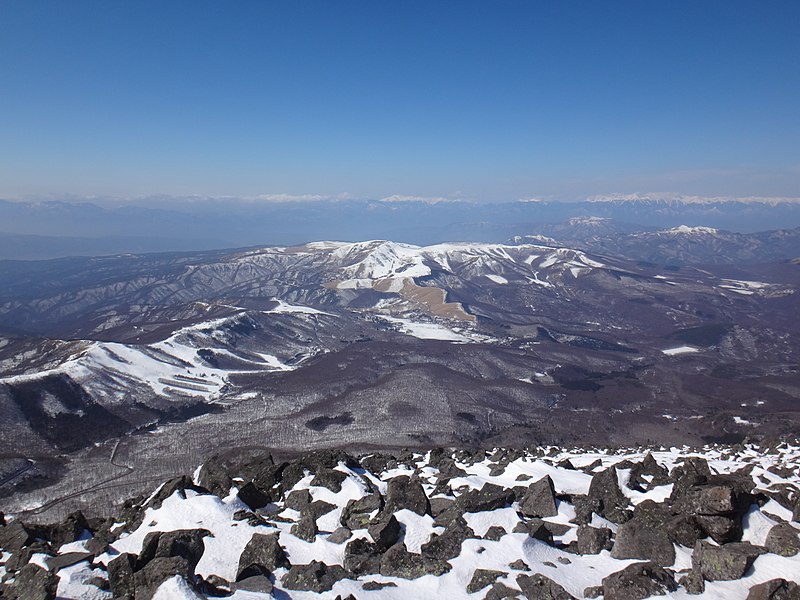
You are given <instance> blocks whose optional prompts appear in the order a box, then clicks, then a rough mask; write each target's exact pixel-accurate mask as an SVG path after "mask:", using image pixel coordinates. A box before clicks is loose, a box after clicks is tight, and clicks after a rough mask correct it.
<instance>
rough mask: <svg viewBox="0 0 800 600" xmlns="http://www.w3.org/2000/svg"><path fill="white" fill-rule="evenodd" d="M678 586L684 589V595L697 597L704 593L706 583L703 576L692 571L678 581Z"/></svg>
mask: <svg viewBox="0 0 800 600" xmlns="http://www.w3.org/2000/svg"><path fill="white" fill-rule="evenodd" d="M678 584H679V585H682V586H683V587H684V588H686V593H687V594H691V595H693V596H697V595H699V594H702V593H703V592H705V591H706V582H705V580H704V579H703V576H702V575H701V574H700V573H698V572H697V571H695V570H694V569H692V570H691V571H689V572H688V573H687V574H686V575H684V576H683V577H681V578H680V579H679V580H678Z"/></svg>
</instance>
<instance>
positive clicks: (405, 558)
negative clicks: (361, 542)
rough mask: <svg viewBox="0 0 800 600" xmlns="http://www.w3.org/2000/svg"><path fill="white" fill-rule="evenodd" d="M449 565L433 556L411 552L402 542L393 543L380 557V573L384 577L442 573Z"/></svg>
mask: <svg viewBox="0 0 800 600" xmlns="http://www.w3.org/2000/svg"><path fill="white" fill-rule="evenodd" d="M449 570H450V565H449V564H447V562H445V561H443V560H438V559H436V558H434V557H430V556H425V555H420V554H412V553H410V552H408V551H407V550H406V549H405V546H403V544H395V545H394V546H392V547H391V548H389V549H388V550H387V551H386V552H385V553H384V555H383V556H382V557H381V568H380V573H381V575H384V576H386V577H402V578H403V579H417V578H419V577H422V576H423V575H436V576H439V575H444V574H445V573H447V572H448V571H449Z"/></svg>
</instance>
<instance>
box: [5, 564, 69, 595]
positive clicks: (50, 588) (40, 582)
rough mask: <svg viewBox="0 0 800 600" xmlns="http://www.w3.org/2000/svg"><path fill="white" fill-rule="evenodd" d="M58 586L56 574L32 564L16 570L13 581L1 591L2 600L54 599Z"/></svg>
mask: <svg viewBox="0 0 800 600" xmlns="http://www.w3.org/2000/svg"><path fill="white" fill-rule="evenodd" d="M57 588H58V575H56V574H55V573H51V572H49V571H46V570H44V569H42V568H41V567H39V566H37V565H34V564H27V565H25V566H24V567H22V568H21V569H20V570H19V571H17V573H16V575H15V577H14V582H13V583H11V584H8V585H7V586H6V587H5V590H4V591H3V600H6V598H7V599H8V600H54V598H55V597H56V590H57Z"/></svg>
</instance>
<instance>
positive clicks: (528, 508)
mask: <svg viewBox="0 0 800 600" xmlns="http://www.w3.org/2000/svg"><path fill="white" fill-rule="evenodd" d="M519 512H521V513H522V514H523V515H525V516H526V517H554V516H555V515H557V514H558V508H557V507H556V490H555V486H554V485H553V480H552V479H550V476H549V475H545V476H544V477H543V478H542V479H540V480H539V481H536V482H534V483H532V484H530V485H529V486H528V489H527V491H526V492H525V495H524V496H523V497H522V500H520V503H519Z"/></svg>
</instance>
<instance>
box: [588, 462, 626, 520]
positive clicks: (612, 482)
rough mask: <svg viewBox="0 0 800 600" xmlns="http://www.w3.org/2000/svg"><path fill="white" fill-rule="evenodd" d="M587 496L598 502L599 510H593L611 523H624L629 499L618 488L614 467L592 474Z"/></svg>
mask: <svg viewBox="0 0 800 600" xmlns="http://www.w3.org/2000/svg"><path fill="white" fill-rule="evenodd" d="M588 497H589V498H590V499H593V500H596V501H597V502H598V503H599V511H597V510H596V511H594V512H597V513H598V514H599V515H601V516H603V517H605V518H606V519H608V520H609V521H611V522H612V523H624V522H625V521H627V520H628V518H629V514H628V512H627V510H626V509H627V507H628V506H629V505H630V501H629V500H628V498H627V497H626V496H625V494H623V493H622V490H620V488H619V481H618V479H617V469H616V467H609V468H608V469H604V470H603V471H600V472H599V473H595V474H594V475H593V476H592V481H591V483H590V484H589V494H588Z"/></svg>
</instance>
